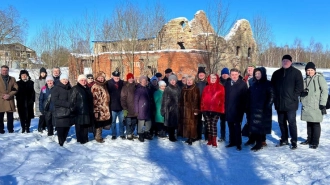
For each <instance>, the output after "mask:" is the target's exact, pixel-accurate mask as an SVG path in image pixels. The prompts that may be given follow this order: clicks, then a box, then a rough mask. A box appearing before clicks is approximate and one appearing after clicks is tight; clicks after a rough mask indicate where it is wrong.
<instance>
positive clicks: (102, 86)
mask: <svg viewBox="0 0 330 185" xmlns="http://www.w3.org/2000/svg"><path fill="white" fill-rule="evenodd" d="M91 91H92V94H93V105H94V114H95V113H98V118H96V123H95V127H102V126H106V125H100V124H99V123H98V122H104V121H110V118H111V111H110V107H109V105H110V95H109V93H108V90H107V87H106V82H104V83H100V82H98V81H95V84H94V85H93V86H92V88H91ZM109 123H110V122H109Z"/></svg>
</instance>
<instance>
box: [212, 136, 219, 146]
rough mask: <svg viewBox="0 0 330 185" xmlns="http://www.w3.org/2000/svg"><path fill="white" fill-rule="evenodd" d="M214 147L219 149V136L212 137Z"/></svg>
mask: <svg viewBox="0 0 330 185" xmlns="http://www.w3.org/2000/svg"><path fill="white" fill-rule="evenodd" d="M212 147H214V148H217V147H218V145H217V136H212Z"/></svg>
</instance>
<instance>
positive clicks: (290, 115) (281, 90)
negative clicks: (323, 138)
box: [271, 55, 304, 150]
mask: <svg viewBox="0 0 330 185" xmlns="http://www.w3.org/2000/svg"><path fill="white" fill-rule="evenodd" d="M271 82H272V85H273V88H274V93H275V99H274V105H275V109H276V111H277V116H278V123H279V126H280V129H281V134H282V136H281V140H280V143H279V144H278V145H277V146H286V145H289V142H288V138H289V133H288V132H289V130H290V136H291V149H293V150H294V149H297V139H298V136H297V135H298V134H297V123H296V112H297V110H298V104H299V101H298V97H299V96H300V93H301V92H303V90H304V82H303V77H302V74H301V72H300V71H299V70H298V69H296V68H295V67H293V66H292V57H291V56H290V55H284V56H283V57H282V67H281V68H280V69H278V70H276V71H275V72H274V73H273V75H272V79H271ZM287 122H289V130H288V124H287Z"/></svg>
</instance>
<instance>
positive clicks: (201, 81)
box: [196, 67, 208, 141]
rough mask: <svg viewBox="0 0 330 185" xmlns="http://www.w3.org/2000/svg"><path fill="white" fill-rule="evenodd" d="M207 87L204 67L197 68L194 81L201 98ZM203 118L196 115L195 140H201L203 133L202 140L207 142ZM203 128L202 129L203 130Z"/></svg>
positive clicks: (201, 115) (200, 115)
mask: <svg viewBox="0 0 330 185" xmlns="http://www.w3.org/2000/svg"><path fill="white" fill-rule="evenodd" d="M206 85H207V79H206V72H205V68H204V67H198V71H197V81H196V86H197V87H198V89H199V93H200V96H201V97H202V93H203V90H204V88H205V87H206ZM204 120H205V118H204V117H203V114H202V113H200V114H199V115H198V125H197V140H201V139H202V135H203V132H204V139H205V140H206V141H207V140H208V139H207V136H208V133H207V125H206V122H205V121H204ZM203 128H204V129H203Z"/></svg>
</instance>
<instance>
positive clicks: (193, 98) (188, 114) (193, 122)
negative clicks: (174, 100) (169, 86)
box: [180, 84, 200, 138]
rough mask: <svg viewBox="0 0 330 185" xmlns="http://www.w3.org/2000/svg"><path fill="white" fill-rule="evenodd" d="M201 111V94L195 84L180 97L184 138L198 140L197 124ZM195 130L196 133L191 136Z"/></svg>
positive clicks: (185, 89) (182, 92)
mask: <svg viewBox="0 0 330 185" xmlns="http://www.w3.org/2000/svg"><path fill="white" fill-rule="evenodd" d="M199 109H200V93H199V89H198V87H197V86H196V85H195V84H193V85H192V86H190V87H188V86H185V87H184V88H183V89H182V91H181V97H180V113H181V118H182V120H180V121H181V122H182V124H183V137H187V138H190V137H191V138H196V137H197V123H198V116H197V115H195V114H198V113H199ZM191 130H194V131H195V133H194V134H192V135H190V134H191V133H190V131H191Z"/></svg>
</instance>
